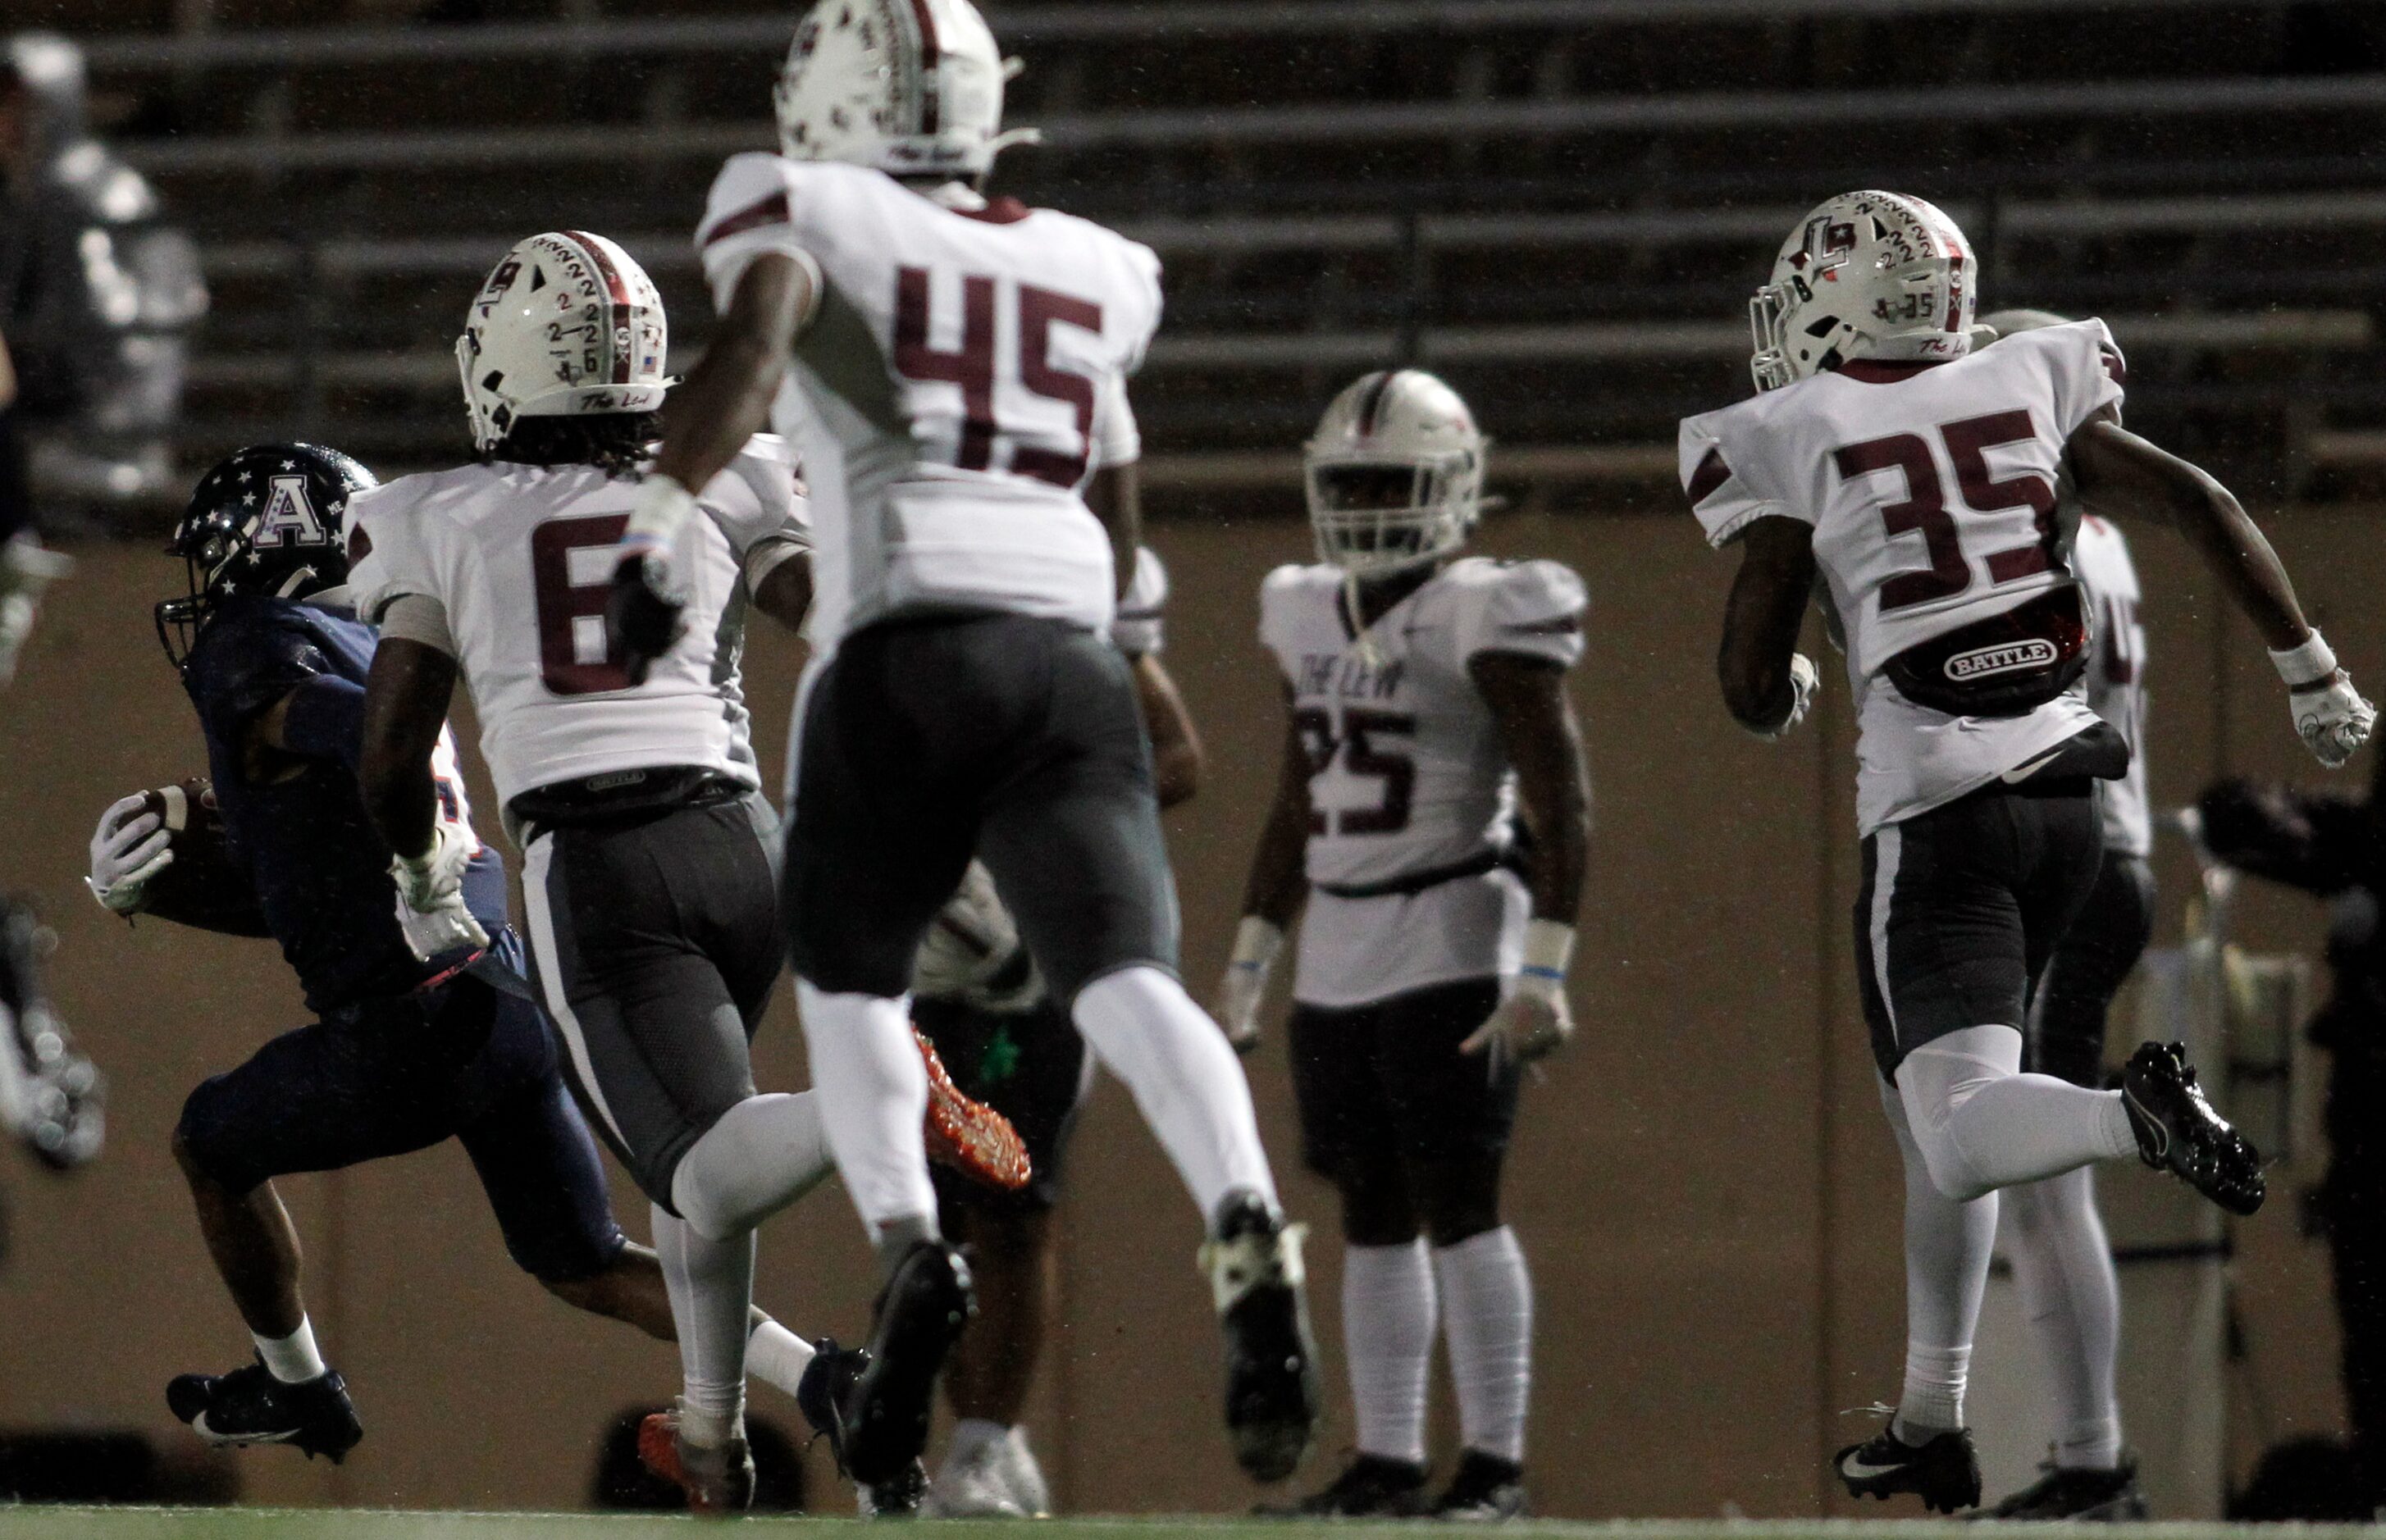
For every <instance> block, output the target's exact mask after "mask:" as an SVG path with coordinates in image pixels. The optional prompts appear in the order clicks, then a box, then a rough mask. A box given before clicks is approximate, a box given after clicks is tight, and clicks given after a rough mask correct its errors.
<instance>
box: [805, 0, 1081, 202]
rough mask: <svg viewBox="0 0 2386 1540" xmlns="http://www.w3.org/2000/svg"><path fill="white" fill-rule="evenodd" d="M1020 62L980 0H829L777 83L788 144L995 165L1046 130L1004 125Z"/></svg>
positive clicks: (947, 163) (971, 173)
mask: <svg viewBox="0 0 2386 1540" xmlns="http://www.w3.org/2000/svg"><path fill="white" fill-rule="evenodd" d="M1018 69H1019V61H1018V60H1016V59H1006V58H1004V57H1003V56H1002V52H1001V50H1000V49H998V48H997V47H996V46H995V43H994V33H993V32H991V31H988V30H987V29H986V18H984V17H982V16H980V15H979V14H978V10H977V7H976V6H973V5H972V4H970V0H820V4H818V5H816V6H813V7H812V8H811V10H810V13H809V14H807V15H806V16H805V17H804V19H803V20H802V21H801V22H800V23H799V24H797V28H796V37H795V42H794V43H793V44H791V45H790V46H789V47H788V49H787V62H786V66H785V69H782V70H781V71H780V74H779V86H778V90H777V91H776V92H775V93H774V94H773V97H772V100H773V102H774V104H775V105H776V106H777V108H778V116H779V153H780V154H782V155H784V156H785V157H787V158H788V159H789V160H841V161H846V162H848V163H849V164H852V165H856V166H868V167H872V168H873V169H877V170H881V171H884V172H885V173H886V174H887V175H888V176H896V177H911V176H942V177H975V176H983V175H985V174H986V170H987V169H988V168H990V167H991V166H993V164H994V157H996V156H997V155H998V154H1000V153H1001V152H1002V151H1003V150H1004V149H1006V148H1007V147H1009V146H1011V145H1012V144H1029V143H1033V142H1034V141H1035V140H1036V138H1037V137H1038V136H1037V134H1036V131H1035V130H1033V129H1013V130H1011V131H1010V132H1007V133H1006V132H1004V131H1003V128H1002V87H1003V82H1004V81H1008V80H1009V79H1010V78H1011V76H1012V75H1014V74H1016V73H1018Z"/></svg>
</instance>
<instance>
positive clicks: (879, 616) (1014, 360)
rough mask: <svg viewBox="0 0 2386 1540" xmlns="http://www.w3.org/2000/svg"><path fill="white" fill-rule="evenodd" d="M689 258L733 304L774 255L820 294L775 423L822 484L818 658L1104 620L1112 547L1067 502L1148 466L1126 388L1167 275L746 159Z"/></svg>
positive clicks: (852, 181)
mask: <svg viewBox="0 0 2386 1540" xmlns="http://www.w3.org/2000/svg"><path fill="white" fill-rule="evenodd" d="M697 247H698V248H699V250H700V251H701V253H702V255H703V259H704V269H705V275H706V277H707V279H708V280H709V281H710V283H711V285H712V293H713V297H714V301H715V303H716V304H718V305H720V306H722V307H726V306H727V305H728V303H729V301H730V299H731V296H732V295H733V294H735V289H736V284H737V280H738V279H739V277H740V276H742V275H743V274H744V272H745V270H746V269H747V265H748V264H750V263H751V262H752V261H753V260H754V258H755V257H759V256H760V255H762V254H763V253H765V252H783V253H785V254H787V255H789V256H792V257H796V258H797V260H798V261H800V262H803V263H805V264H807V265H808V266H809V267H810V269H811V270H813V271H814V272H816V273H817V274H818V276H819V278H820V280H821V282H820V293H821V295H822V301H821V308H820V313H819V315H818V317H817V319H815V320H814V321H813V323H812V324H811V326H810V328H809V329H808V330H807V331H806V332H805V333H804V334H803V336H802V337H801V338H800V339H798V341H797V344H796V362H795V366H794V368H793V369H791V370H790V371H789V374H788V379H787V383H786V386H785V389H783V390H782V391H781V393H780V395H779V399H778V401H777V402H776V403H775V405H774V407H773V417H772V420H773V422H774V423H775V424H776V425H777V426H778V427H779V429H780V431H781V432H785V433H786V434H787V435H788V436H789V438H790V439H792V440H793V441H794V442H795V444H796V445H797V449H798V450H799V451H800V452H801V455H802V457H803V463H804V471H805V475H806V477H807V478H808V479H809V480H810V483H811V493H812V522H813V525H814V529H815V539H816V542H817V545H818V556H817V558H816V571H815V592H816V597H815V599H814V601H813V608H812V623H811V628H810V629H811V635H812V640H813V642H814V644H815V645H817V646H819V647H820V648H821V649H822V650H823V652H826V651H828V650H829V649H832V648H834V647H835V645H836V643H837V642H838V640H839V639H840V638H842V637H843V636H845V635H847V634H848V633H849V632H853V631H855V630H858V629H860V627H862V626H865V625H868V624H870V623H871V622H873V621H874V620H883V619H885V618H886V617H888V616H892V615H898V614H902V613H904V612H906V611H918V610H931V611H932V610H936V609H976V610H998V611H1002V612H1007V613H1012V614H1022V615H1034V616H1043V617H1049V618H1052V619H1056V620H1065V621H1068V622H1070V623H1072V624H1075V625H1081V626H1084V627H1085V628H1086V629H1087V630H1090V631H1099V630H1100V629H1102V628H1103V627H1104V626H1107V625H1108V624H1109V623H1110V620H1111V609H1112V600H1113V598H1114V597H1115V595H1116V594H1117V587H1116V583H1115V580H1114V578H1113V575H1112V573H1111V551H1110V543H1109V540H1108V538H1107V536H1106V535H1105V534H1104V533H1103V531H1102V527H1101V524H1100V523H1099V521H1098V520H1096V519H1095V518H1094V516H1093V514H1092V513H1091V512H1090V511H1088V509H1087V508H1086V505H1085V502H1084V500H1083V498H1082V497H1081V496H1080V493H1081V491H1082V490H1083V488H1084V486H1085V483H1086V478H1087V476H1088V475H1089V474H1090V472H1091V470H1092V469H1093V468H1094V467H1096V466H1098V465H1106V464H1120V463H1124V462H1125V461H1128V460H1132V459H1134V458H1135V457H1136V456H1137V454H1139V453H1140V444H1139V442H1138V440H1137V437H1136V429H1135V420H1134V417H1133V415H1132V414H1131V413H1130V412H1129V410H1128V408H1127V402H1126V379H1127V376H1129V375H1131V374H1133V373H1134V372H1135V371H1136V369H1137V368H1139V367H1140V366H1141V364H1142V362H1143V354H1144V349H1145V347H1146V346H1147V345H1148V344H1149V342H1150V340H1151V334H1152V332H1154V331H1155V330H1156V329H1157V328H1158V326H1159V324H1160V262H1159V258H1157V257H1154V256H1153V255H1152V254H1151V252H1150V251H1149V250H1148V249H1147V248H1145V247H1143V246H1140V245H1137V244H1135V243H1134V242H1132V241H1129V240H1127V239H1126V238H1124V236H1121V235H1117V234H1114V233H1112V232H1110V231H1108V230H1105V229H1103V228H1102V227H1101V226H1099V225H1097V224H1094V223H1091V222H1090V221H1088V220H1085V219H1075V218H1074V217H1072V216H1070V215H1067V214H1059V213H1054V212H1052V211H1051V210H1049V209H1040V208H1039V209H1028V208H1026V207H1022V206H1021V205H1019V204H1018V203H1016V202H1014V201H1012V200H1010V199H1003V200H998V201H997V202H996V203H993V204H990V205H987V206H986V207H983V208H977V209H965V208H960V207H948V204H947V203H945V202H939V201H936V200H935V199H932V198H930V197H927V196H923V195H922V194H918V193H914V192H912V191H910V189H908V188H906V187H905V186H904V185H903V184H902V183H900V182H896V181H895V180H894V179H893V178H891V177H888V176H886V175H885V174H884V173H882V172H879V171H874V170H871V169H866V168H862V167H859V166H847V165H840V164H836V163H834V162H825V161H791V160H786V159H784V158H782V157H778V156H772V155H759V154H756V155H741V156H736V157H733V158H732V159H731V160H730V161H729V163H728V164H727V165H726V166H724V167H722V171H721V175H720V177H719V178H718V179H717V180H716V181H715V182H713V184H712V194H711V197H710V201H709V203H708V205H707V207H706V209H705V216H704V223H703V225H702V226H701V227H699V229H698V232H697Z"/></svg>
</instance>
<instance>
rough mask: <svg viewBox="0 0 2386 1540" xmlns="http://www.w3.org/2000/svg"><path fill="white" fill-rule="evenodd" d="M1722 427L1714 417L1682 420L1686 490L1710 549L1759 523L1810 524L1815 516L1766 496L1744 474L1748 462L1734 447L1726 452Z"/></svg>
mask: <svg viewBox="0 0 2386 1540" xmlns="http://www.w3.org/2000/svg"><path fill="white" fill-rule="evenodd" d="M1725 436H1726V435H1725V434H1724V432H1723V425H1722V424H1721V423H1718V422H1717V421H1716V420H1715V414H1714V413H1710V414H1708V415H1707V416H1705V417H1689V418H1684V419H1682V433H1681V441H1680V446H1679V447H1680V454H1681V473H1682V491H1683V493H1684V495H1687V496H1688V497H1689V500H1690V511H1691V512H1692V513H1694V514H1696V515H1697V516H1698V520H1699V527H1700V528H1701V529H1702V530H1704V531H1705V532H1706V535H1707V544H1708V545H1714V546H1718V547H1720V546H1722V545H1727V544H1729V543H1730V541H1731V540H1732V539H1734V538H1735V537H1736V536H1738V535H1739V532H1741V531H1743V530H1745V529H1747V528H1748V526H1749V525H1751V524H1752V523H1754V522H1755V521H1756V520H1759V519H1764V518H1767V517H1770V516H1775V515H1778V516H1780V517H1783V518H1788V519H1797V520H1800V521H1801V522H1802V523H1807V524H1811V523H1813V522H1814V520H1813V519H1812V518H1811V517H1808V516H1805V515H1803V514H1802V513H1800V512H1799V511H1798V510H1797V509H1794V508H1792V507H1789V505H1788V504H1786V503H1783V502H1781V501H1780V500H1778V499H1777V498H1774V497H1769V496H1767V495H1765V494H1764V491H1763V490H1761V489H1760V488H1758V487H1757V486H1756V484H1755V483H1754V482H1752V481H1750V480H1749V478H1748V476H1747V475H1746V474H1745V472H1746V471H1748V470H1750V469H1751V465H1750V464H1749V463H1738V464H1736V463H1734V462H1735V460H1738V461H1741V462H1747V461H1748V457H1747V456H1746V455H1745V454H1744V453H1740V452H1739V451H1738V450H1737V449H1736V448H1735V449H1731V450H1727V448H1726V445H1725V444H1724V438H1725Z"/></svg>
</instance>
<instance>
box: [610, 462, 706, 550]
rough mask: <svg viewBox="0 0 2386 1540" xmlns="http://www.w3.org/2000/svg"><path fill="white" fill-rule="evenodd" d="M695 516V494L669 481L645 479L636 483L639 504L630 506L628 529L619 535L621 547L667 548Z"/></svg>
mask: <svg viewBox="0 0 2386 1540" xmlns="http://www.w3.org/2000/svg"><path fill="white" fill-rule="evenodd" d="M695 512H696V495H695V494H694V493H692V492H690V491H688V490H687V488H685V487H684V486H682V485H680V484H679V482H677V481H676V480H674V479H673V478H672V477H669V476H648V477H647V479H646V480H645V481H643V482H639V483H638V500H637V501H636V502H635V503H633V504H632V505H630V527H629V528H628V529H626V530H624V531H622V543H623V544H624V545H633V544H635V545H647V544H651V545H670V544H671V543H672V541H674V540H676V539H678V538H679V531H680V526H681V525H683V524H684V523H686V522H687V520H688V517H689V515H691V514H693V513H695Z"/></svg>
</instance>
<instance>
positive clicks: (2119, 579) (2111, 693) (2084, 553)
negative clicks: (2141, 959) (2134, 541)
mask: <svg viewBox="0 0 2386 1540" xmlns="http://www.w3.org/2000/svg"><path fill="white" fill-rule="evenodd" d="M2071 570H2073V571H2074V572H2075V573H2077V574H2078V578H2079V587H2080V589H2081V591H2082V592H2083V593H2084V594H2085V595H2086V597H2087V600H2088V617H2089V629H2090V632H2091V651H2090V653H2089V655H2088V678H2087V685H2088V705H2089V706H2090V707H2091V709H2093V710H2094V711H2095V713H2096V715H2098V716H2100V717H2102V718H2103V719H2104V720H2106V721H2108V722H2110V723H2112V724H2113V730H2114V731H2115V732H2118V733H2119V734H2120V735H2121V736H2122V737H2124V738H2126V739H2128V740H2129V774H2128V775H2125V776H2123V777H2122V778H2121V779H2120V780H2118V781H2100V782H2098V783H2097V786H2096V791H2097V795H2098V797H2099V798H2100V799H2101V805H2102V807H2103V813H2104V848H2105V849H2107V850H2117V851H2119V852H2121V853H2122V854H2123V855H2125V856H2151V855H2153V854H2154V810H2153V805H2152V803H2151V802H2149V801H2148V799H2147V794H2146V757H2145V746H2146V630H2145V627H2144V626H2143V625H2142V624H2141V622H2140V620H2139V618H2138V604H2139V600H2140V598H2141V595H2140V592H2139V589H2138V569H2137V565H2136V564H2135V563H2134V562H2132V561H2131V560H2130V559H2129V542H2128V541H2127V540H2125V539H2123V538H2122V537H2121V532H2120V531H2119V530H2116V529H2115V528H2114V527H2113V526H2112V525H2111V524H2109V523H2107V522H2105V521H2104V520H2102V519H2099V518H2097V517H2096V516H2095V515H2093V514H2089V515H2087V516H2085V517H2083V518H2082V519H2081V520H2079V540H2078V545H2076V546H2074V547H2073V549H2072V553H2071Z"/></svg>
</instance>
